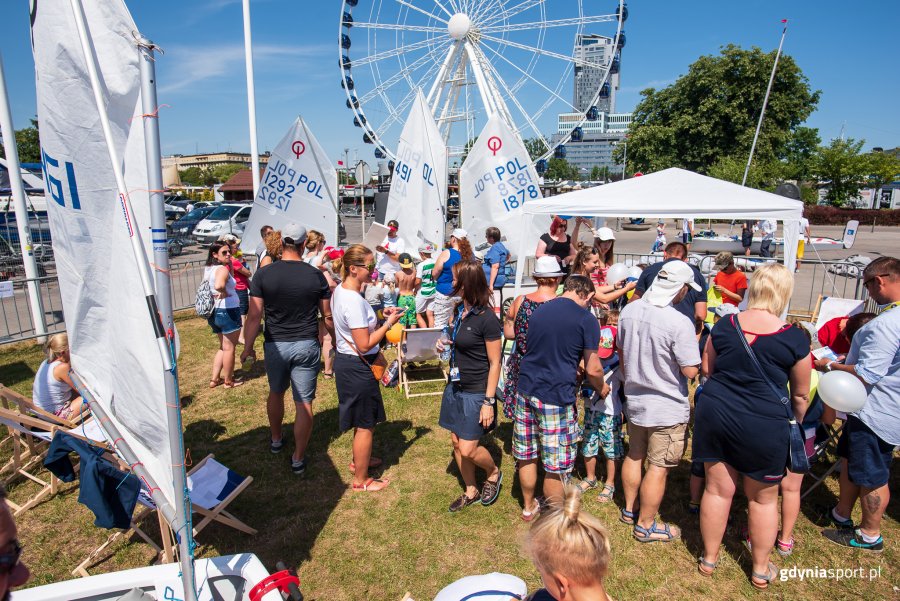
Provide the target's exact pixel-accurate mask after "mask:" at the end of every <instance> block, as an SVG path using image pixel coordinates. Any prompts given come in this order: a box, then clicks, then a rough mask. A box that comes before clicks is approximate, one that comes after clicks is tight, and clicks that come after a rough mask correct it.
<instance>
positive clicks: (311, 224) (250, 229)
mask: <svg viewBox="0 0 900 601" xmlns="http://www.w3.org/2000/svg"><path fill="white" fill-rule="evenodd" d="M337 198H338V195H337V171H336V170H335V168H334V165H332V164H331V161H330V160H329V158H328V155H327V154H326V153H325V150H324V149H323V148H322V146H321V145H320V144H319V141H318V140H316V137H315V136H314V135H312V132H310V131H309V128H308V127H307V125H306V123H304V122H303V119H302V118H301V117H297V120H296V121H294V123H293V125H291V127H290V129H288V131H287V133H286V134H285V135H284V137H283V138H282V139H281V142H279V143H278V146H276V147H275V152H273V153H272V156H271V157H269V164H268V166H267V167H266V171H265V173H264V174H263V178H262V180H261V181H260V184H259V193H258V194H257V195H256V198H255V199H254V200H253V210H252V211H251V212H250V219H249V221H247V225H246V227H245V228H244V238H243V240H242V241H241V248H242V249H243V251H244V253H248V254H249V253H252V252H253V251H254V249H256V246H257V245H258V244H259V242H260V238H259V230H260V228H261V227H262V226H264V225H271V226H272V227H273V228H275V229H276V230H277V229H280V228H281V227H282V226H283V225H286V224H288V223H298V224H300V225H302V226H304V227H305V228H306V229H307V230H317V231H319V232H322V233H323V234H325V239H326V241H327V242H328V244H331V245H334V246H337V243H338V222H337Z"/></svg>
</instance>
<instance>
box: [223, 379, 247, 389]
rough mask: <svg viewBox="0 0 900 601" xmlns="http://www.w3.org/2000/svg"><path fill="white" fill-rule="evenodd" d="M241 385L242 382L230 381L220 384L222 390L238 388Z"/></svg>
mask: <svg viewBox="0 0 900 601" xmlns="http://www.w3.org/2000/svg"><path fill="white" fill-rule="evenodd" d="M243 385H244V381H243V380H232V381H231V382H229V381H228V380H225V383H224V384H222V388H237V387H238V386H243Z"/></svg>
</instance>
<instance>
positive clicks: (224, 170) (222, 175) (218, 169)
mask: <svg viewBox="0 0 900 601" xmlns="http://www.w3.org/2000/svg"><path fill="white" fill-rule="evenodd" d="M243 169H246V167H244V166H243V165H234V164H231V165H216V166H215V167H213V168H212V169H210V170H209V172H210V175H211V176H212V178H213V179H215V180H216V181H215V183H217V184H224V183H225V182H227V181H228V180H229V179H230V178H231V176H232V175H234V174H235V173H237V172H238V171H241V170H243Z"/></svg>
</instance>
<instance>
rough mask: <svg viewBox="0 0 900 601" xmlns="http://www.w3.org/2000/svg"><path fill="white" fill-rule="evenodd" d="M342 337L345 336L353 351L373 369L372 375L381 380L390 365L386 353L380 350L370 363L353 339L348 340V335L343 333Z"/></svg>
mask: <svg viewBox="0 0 900 601" xmlns="http://www.w3.org/2000/svg"><path fill="white" fill-rule="evenodd" d="M341 338H343V339H344V341H345V342H346V343H347V344H349V345H350V348H352V349H353V352H354V353H356V354H357V355H358V356H359V358H360V359H362V361H363V362H364V363H365V364H366V366H367V367H368V368H369V369H371V370H372V375H373V376H375V379H376V380H377V381H379V382H381V378H383V377H384V372H385V370H386V369H387V366H388V363H387V359H386V358H385V356H384V353H382V352H381V351H380V350H379V351H378V354H377V355H376V356H375V360H374V361H372V362H371V363H369V361H368V360H367V359H366V358H365V356H364V355H363V354H362V353H361V352H359V349H358V348H356V345H355V344H353V341H351V340H347V337H346V336H344V335H343V334H341Z"/></svg>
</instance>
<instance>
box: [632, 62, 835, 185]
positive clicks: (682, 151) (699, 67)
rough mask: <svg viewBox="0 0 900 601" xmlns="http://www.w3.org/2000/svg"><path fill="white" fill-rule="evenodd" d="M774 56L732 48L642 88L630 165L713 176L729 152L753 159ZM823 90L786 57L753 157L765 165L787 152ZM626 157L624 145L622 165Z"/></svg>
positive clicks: (636, 114)
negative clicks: (659, 85)
mask: <svg viewBox="0 0 900 601" xmlns="http://www.w3.org/2000/svg"><path fill="white" fill-rule="evenodd" d="M774 60H775V53H774V52H769V53H764V52H763V51H762V50H760V49H759V48H755V47H754V48H752V49H750V50H745V49H742V48H739V47H737V46H734V45H728V46H726V47H724V48H723V49H722V51H721V53H720V54H719V55H718V56H711V55H708V56H701V57H700V58H699V59H697V61H695V62H694V63H693V64H692V65H691V66H690V67H689V68H688V72H687V74H686V75H683V76H681V77H679V78H678V80H677V81H676V82H675V83H674V84H672V85H670V86H668V87H666V88H663V89H662V90H656V89H654V88H648V89H646V90H644V91H642V92H641V96H643V99H642V100H641V102H640V103H639V104H638V106H637V108H636V109H635V111H634V116H633V117H632V122H631V127H630V128H629V132H628V164H629V166H630V167H634V170H635V171H644V172H647V171H658V170H660V169H665V168H668V167H682V168H685V169H690V170H692V171H698V172H700V173H707V172H708V171H709V169H710V168H711V167H712V166H713V165H715V164H716V162H717V161H719V160H721V158H722V157H732V156H733V157H739V156H744V157H746V156H748V155H749V153H750V145H751V143H752V140H753V134H754V131H755V130H756V124H757V121H758V119H759V111H760V108H761V107H762V102H763V97H764V96H765V93H766V86H767V84H768V81H769V75H770V73H771V70H772V63H773V61H774ZM819 95H820V92H818V91H812V90H811V89H810V87H809V82H808V80H807V79H806V77H805V76H804V75H803V72H802V71H801V70H800V67H798V66H797V63H796V62H794V59H793V58H791V57H790V56H787V55H782V56H781V58H780V60H779V63H778V70H777V71H776V74H775V81H774V83H773V86H772V93H771V96H770V98H769V104H768V107H767V108H766V115H765V120H764V122H763V127H762V130H761V132H760V136H759V141H758V142H757V146H756V152H755V155H754V161H761V162H763V163H766V162H768V161H771V160H772V159H775V158H777V157H779V156H780V155H781V154H782V153H783V152H784V149H785V146H786V145H787V143H788V141H789V140H790V139H791V136H792V132H793V131H794V130H795V129H796V128H797V127H798V126H799V125H800V124H801V123H803V122H804V121H805V120H806V118H807V117H809V115H810V114H812V112H813V111H814V110H815V108H816V105H817V104H818V101H819ZM621 154H622V149H617V151H616V156H617V157H618V158H617V159H616V160H618V161H619V162H621V159H622V157H621Z"/></svg>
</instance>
